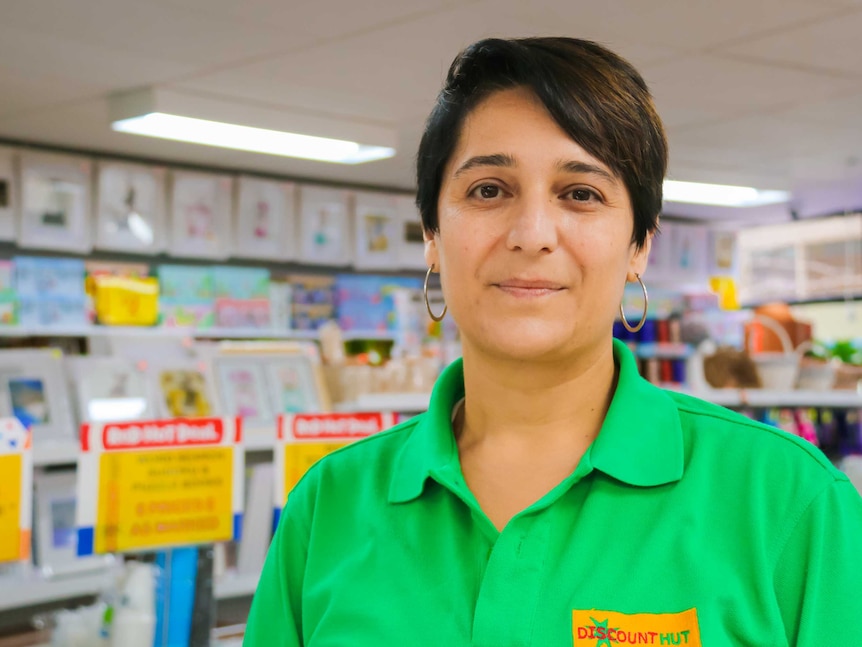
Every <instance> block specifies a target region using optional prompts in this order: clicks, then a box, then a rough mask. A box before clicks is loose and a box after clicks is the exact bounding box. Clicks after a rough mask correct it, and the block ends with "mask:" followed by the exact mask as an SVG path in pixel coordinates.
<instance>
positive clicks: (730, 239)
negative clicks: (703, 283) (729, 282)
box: [709, 230, 738, 276]
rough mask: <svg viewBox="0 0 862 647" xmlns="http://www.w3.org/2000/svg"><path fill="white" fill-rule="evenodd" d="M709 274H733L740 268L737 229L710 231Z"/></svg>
mask: <svg viewBox="0 0 862 647" xmlns="http://www.w3.org/2000/svg"><path fill="white" fill-rule="evenodd" d="M709 252H710V253H709V275H710V276H732V275H735V274H736V272H737V269H738V263H737V258H738V254H737V245H736V232H735V231H720V230H712V231H710V232H709Z"/></svg>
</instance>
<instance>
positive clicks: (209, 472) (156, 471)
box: [94, 446, 234, 553]
mask: <svg viewBox="0 0 862 647" xmlns="http://www.w3.org/2000/svg"><path fill="white" fill-rule="evenodd" d="M233 451H234V450H233V448H232V447H229V446H216V447H195V448H173V449H164V450H142V451H122V452H108V453H104V454H102V455H101V456H100V457H99V487H98V507H97V513H96V514H97V516H96V527H95V537H94V543H95V552H96V553H105V552H114V551H129V550H139V549H149V548H157V547H160V546H173V545H182V544H197V543H210V542H217V541H228V540H230V539H231V538H232V537H233V524H234V520H233V516H234V513H233V470H234V454H233Z"/></svg>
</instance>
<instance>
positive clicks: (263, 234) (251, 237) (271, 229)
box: [233, 175, 297, 261]
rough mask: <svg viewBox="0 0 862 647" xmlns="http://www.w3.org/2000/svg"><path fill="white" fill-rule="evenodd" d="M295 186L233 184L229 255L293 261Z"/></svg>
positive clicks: (253, 181)
mask: <svg viewBox="0 0 862 647" xmlns="http://www.w3.org/2000/svg"><path fill="white" fill-rule="evenodd" d="M296 202H297V191H296V185H295V184H293V183H292V182H279V181H275V180H265V179H262V178H256V177H251V176H247V175H245V176H241V177H240V178H239V179H238V180H237V208H236V213H235V214H234V221H233V225H234V241H235V246H234V249H233V255H234V256H237V257H241V258H256V259H267V260H275V261H290V260H293V259H294V258H295V257H296V212H297V205H296Z"/></svg>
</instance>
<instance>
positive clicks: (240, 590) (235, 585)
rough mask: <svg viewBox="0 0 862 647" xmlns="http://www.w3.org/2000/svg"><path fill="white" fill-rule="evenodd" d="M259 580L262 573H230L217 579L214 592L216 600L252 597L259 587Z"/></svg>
mask: <svg viewBox="0 0 862 647" xmlns="http://www.w3.org/2000/svg"><path fill="white" fill-rule="evenodd" d="M258 580H260V573H254V574H252V575H238V574H236V573H228V574H226V575H225V576H224V577H222V578H221V579H219V580H217V581H216V583H215V585H214V590H213V594H214V595H215V598H216V600H229V599H231V598H243V597H250V596H252V595H254V592H255V590H256V589H257V583H258Z"/></svg>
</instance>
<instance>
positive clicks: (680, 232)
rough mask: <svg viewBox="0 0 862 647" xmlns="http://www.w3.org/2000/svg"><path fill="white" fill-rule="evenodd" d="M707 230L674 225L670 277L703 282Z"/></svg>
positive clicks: (706, 257) (705, 270)
mask: <svg viewBox="0 0 862 647" xmlns="http://www.w3.org/2000/svg"><path fill="white" fill-rule="evenodd" d="M708 237H709V228H708V227H706V226H704V225H688V224H679V223H674V226H673V236H672V237H671V240H672V252H671V255H670V258H671V262H670V266H669V268H668V270H669V272H670V273H671V275H672V276H675V277H677V276H683V277H685V279H686V281H688V282H695V281H699V280H703V279H704V278H705V277H706V274H707V262H708V258H709V248H708V247H709V243H708Z"/></svg>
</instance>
